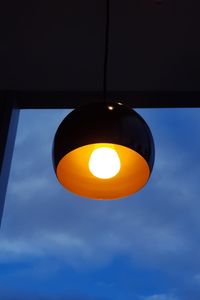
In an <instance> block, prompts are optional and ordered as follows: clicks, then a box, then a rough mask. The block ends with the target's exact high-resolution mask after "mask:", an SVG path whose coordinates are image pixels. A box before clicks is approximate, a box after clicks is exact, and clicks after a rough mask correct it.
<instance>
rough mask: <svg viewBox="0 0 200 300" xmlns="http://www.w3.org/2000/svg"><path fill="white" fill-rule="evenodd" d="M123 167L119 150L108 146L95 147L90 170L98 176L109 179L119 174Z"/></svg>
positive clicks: (90, 161) (90, 160)
mask: <svg viewBox="0 0 200 300" xmlns="http://www.w3.org/2000/svg"><path fill="white" fill-rule="evenodd" d="M120 167H121V164H120V159H119V156H118V154H117V152H116V151H115V150H114V149H112V148H108V147H100V148H97V149H95V150H94V151H93V152H92V154H91V156H90V159H89V170H90V172H91V173H92V174H93V175H94V176H95V177H98V178H101V179H109V178H112V177H114V176H115V175H117V173H118V172H119V170H120Z"/></svg>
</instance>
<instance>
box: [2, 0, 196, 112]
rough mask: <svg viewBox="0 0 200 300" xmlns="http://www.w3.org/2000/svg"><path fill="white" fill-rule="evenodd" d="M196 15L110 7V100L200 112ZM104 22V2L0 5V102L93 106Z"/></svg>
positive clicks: (168, 8)
mask: <svg viewBox="0 0 200 300" xmlns="http://www.w3.org/2000/svg"><path fill="white" fill-rule="evenodd" d="M199 11H200V2H199V1H193V0H187V1H186V0H177V1H176V0H163V1H161V0H159V1H154V0H111V1H110V39H109V60H108V91H109V92H108V95H109V96H110V98H111V99H114V100H116V99H117V100H124V101H126V102H129V103H130V104H131V105H133V106H141V107H142V106H147V107H151V106H152V107H153V106H158V107H159V106H184V105H185V106H190V105H191V106H195V105H197V106H198V105H200V92H199V91H200V87H199V86H200V38H199V30H200V18H199ZM105 22H106V1H105V0H71V1H67V0H63V1H61V0H56V1H52V0H45V1H44V0H34V1H27V0H26V1H25V0H23V1H22V0H17V1H16V0H6V1H4V2H2V3H1V7H0V93H1V96H2V95H3V96H4V97H7V98H9V99H10V98H12V97H14V98H16V101H18V102H19V103H20V105H21V106H22V107H26V105H27V103H28V102H29V103H30V102H31V101H32V104H33V103H34V101H36V102H37V103H38V106H39V105H40V104H39V103H42V102H43V105H44V106H45V104H44V103H45V101H47V100H49V99H51V100H52V101H53V102H54V105H55V106H56V104H55V101H57V102H56V103H57V104H58V106H59V105H61V104H62V105H64V104H63V103H64V102H63V101H64V100H66V101H68V102H67V106H69V107H70V106H76V105H77V104H79V103H80V102H81V101H87V99H89V101H91V100H92V99H94V101H96V100H99V99H101V97H102V92H103V61H104V42H105ZM36 102H35V103H36ZM65 103H66V102H65ZM33 106H34V104H33Z"/></svg>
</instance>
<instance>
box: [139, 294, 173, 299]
mask: <svg viewBox="0 0 200 300" xmlns="http://www.w3.org/2000/svg"><path fill="white" fill-rule="evenodd" d="M143 300H178V298H177V297H175V296H173V295H166V294H158V295H156V294H155V295H152V296H147V297H144V298H143Z"/></svg>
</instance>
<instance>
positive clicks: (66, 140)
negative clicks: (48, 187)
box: [53, 103, 155, 200]
mask: <svg viewBox="0 0 200 300" xmlns="http://www.w3.org/2000/svg"><path fill="white" fill-rule="evenodd" d="M99 147H108V148H112V149H114V150H115V151H116V153H117V154H118V156H119V159H120V163H121V168H120V170H119V172H118V174H117V175H116V176H114V177H112V178H108V179H100V178H97V177H95V176H94V175H93V174H91V172H90V170H89V167H88V164H89V160H90V157H91V154H92V152H93V150H94V149H97V148H99ZM154 156H155V155H154V142H153V137H152V134H151V131H150V129H149V127H148V125H147V124H146V122H145V121H144V120H143V118H142V117H141V116H140V115H139V114H138V113H136V112H135V111H134V110H132V109H131V108H129V107H127V106H125V105H123V104H121V103H95V104H89V105H86V106H82V107H80V108H77V109H75V110H74V111H72V112H71V113H70V114H68V115H67V116H66V117H65V119H64V120H63V121H62V123H61V124H60V126H59V128H58V130H57V132H56V135H55V138H54V143H53V163H54V169H55V172H56V175H57V178H58V180H59V181H60V182H61V184H62V185H63V186H64V187H65V188H67V189H69V190H70V191H72V192H74V193H76V194H78V195H81V196H84V197H89V198H93V199H102V200H103V199H116V198H121V197H125V196H128V195H130V194H132V193H134V192H137V191H138V190H139V189H141V188H142V187H143V186H144V185H145V184H146V182H147V181H148V179H149V176H150V174H151V171H152V168H153V164H154Z"/></svg>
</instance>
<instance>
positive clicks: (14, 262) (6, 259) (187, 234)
mask: <svg viewBox="0 0 200 300" xmlns="http://www.w3.org/2000/svg"><path fill="white" fill-rule="evenodd" d="M138 112H139V113H140V114H141V115H142V116H143V117H144V118H145V120H146V121H147V123H148V124H149V126H150V128H151V131H152V133H153V136H154V140H155V146H156V160H155V166H154V169H153V173H152V176H151V178H150V180H149V182H148V184H147V186H146V187H145V188H144V189H143V190H141V191H140V192H138V193H137V194H135V195H133V196H131V197H127V198H125V199H121V200H117V201H103V202H101V201H93V200H89V199H84V198H80V197H77V196H75V195H73V194H71V193H69V192H67V191H66V190H64V189H63V188H62V187H61V186H60V184H59V183H58V182H57V179H56V177H55V174H54V171H53V166H52V161H51V148H52V140H53V136H54V134H55V131H56V129H57V127H58V125H59V123H60V122H61V121H62V119H63V118H64V116H65V115H66V114H67V113H68V111H67V110H37V111H36V110H30V111H28V110H26V111H21V114H20V122H19V127H18V134H17V139H16V145H15V151H14V156H13V162H12V169H11V175H10V181H9V186H8V192H7V197H6V205H5V210H4V216H3V222H2V227H1V232H0V299H2V300H25V299H30V300H32V299H34V300H47V299H48V300H124V299H126V300H197V299H198V300H199V299H200V217H199V214H200V213H199V211H200V201H199V199H200V198H199V194H200V184H199V177H200V176H199V175H200V162H199V153H200V142H199V133H200V110H199V109H152V110H150V109H146V110H138Z"/></svg>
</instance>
